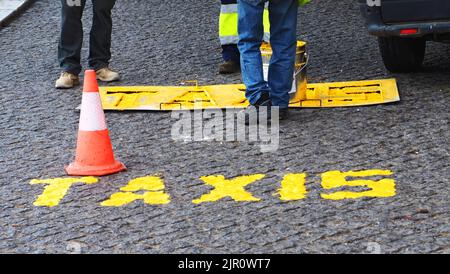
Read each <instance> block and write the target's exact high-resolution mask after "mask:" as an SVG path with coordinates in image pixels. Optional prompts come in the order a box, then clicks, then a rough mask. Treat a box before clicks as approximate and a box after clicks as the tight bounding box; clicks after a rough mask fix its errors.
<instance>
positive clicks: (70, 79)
mask: <svg viewBox="0 0 450 274" xmlns="http://www.w3.org/2000/svg"><path fill="white" fill-rule="evenodd" d="M79 84H80V78H79V77H78V75H75V74H72V73H70V72H63V73H61V76H60V77H59V79H58V80H56V84H55V88H57V89H66V88H73V87H74V86H76V85H79Z"/></svg>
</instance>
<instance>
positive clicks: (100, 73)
mask: <svg viewBox="0 0 450 274" xmlns="http://www.w3.org/2000/svg"><path fill="white" fill-rule="evenodd" d="M96 73H97V79H98V80H100V81H103V82H114V81H119V80H120V75H119V73H117V72H115V71H113V70H111V69H110V68H108V67H106V68H102V69H99V70H97V71H96Z"/></svg>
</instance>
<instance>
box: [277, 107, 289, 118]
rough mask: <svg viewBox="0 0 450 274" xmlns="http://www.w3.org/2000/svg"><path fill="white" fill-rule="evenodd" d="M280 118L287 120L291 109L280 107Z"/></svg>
mask: <svg viewBox="0 0 450 274" xmlns="http://www.w3.org/2000/svg"><path fill="white" fill-rule="evenodd" d="M279 118H280V120H287V119H288V118H289V109H288V108H280V109H279Z"/></svg>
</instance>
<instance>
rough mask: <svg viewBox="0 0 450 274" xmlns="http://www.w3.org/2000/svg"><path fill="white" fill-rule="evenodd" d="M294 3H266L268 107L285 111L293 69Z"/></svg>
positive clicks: (295, 20)
mask: <svg viewBox="0 0 450 274" xmlns="http://www.w3.org/2000/svg"><path fill="white" fill-rule="evenodd" d="M297 10H298V1H297V0H283V1H279V2H276V3H275V2H270V5H269V14H270V23H271V28H270V32H271V37H270V43H271V45H272V51H273V55H272V59H271V61H270V66H269V80H268V82H269V87H270V91H271V92H270V98H271V100H272V105H274V106H279V107H280V108H287V107H288V105H289V91H290V90H291V88H292V79H293V74H294V69H295V53H296V44H297V38H296V29H297Z"/></svg>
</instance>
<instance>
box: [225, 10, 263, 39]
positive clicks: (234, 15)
mask: <svg viewBox="0 0 450 274" xmlns="http://www.w3.org/2000/svg"><path fill="white" fill-rule="evenodd" d="M263 22H264V41H266V42H269V40H270V22H269V11H268V6H267V5H266V9H265V10H264V18H263ZM219 37H220V44H222V45H229V44H237V43H238V41H239V33H238V12H237V4H229V5H221V8H220V18H219Z"/></svg>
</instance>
